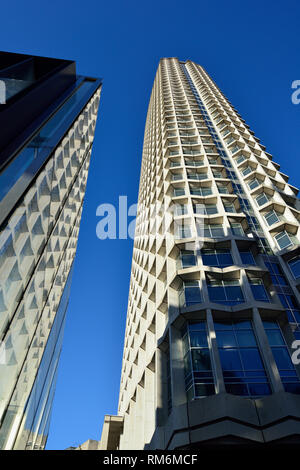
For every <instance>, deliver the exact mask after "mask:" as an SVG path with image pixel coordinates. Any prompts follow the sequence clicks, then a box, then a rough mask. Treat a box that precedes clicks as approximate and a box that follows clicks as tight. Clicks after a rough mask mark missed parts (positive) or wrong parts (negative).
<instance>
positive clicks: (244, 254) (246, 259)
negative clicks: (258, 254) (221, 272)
mask: <svg viewBox="0 0 300 470" xmlns="http://www.w3.org/2000/svg"><path fill="white" fill-rule="evenodd" d="M240 256H241V260H242V263H243V264H255V261H254V258H253V255H252V253H251V252H250V251H240Z"/></svg>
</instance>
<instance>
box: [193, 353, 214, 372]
mask: <svg viewBox="0 0 300 470" xmlns="http://www.w3.org/2000/svg"><path fill="white" fill-rule="evenodd" d="M192 362H193V369H194V370H195V371H201V370H211V363H210V356H209V351H208V349H192Z"/></svg>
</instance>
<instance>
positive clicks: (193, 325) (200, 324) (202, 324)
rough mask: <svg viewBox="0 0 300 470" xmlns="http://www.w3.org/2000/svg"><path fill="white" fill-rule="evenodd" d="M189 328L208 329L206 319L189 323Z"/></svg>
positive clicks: (191, 329) (192, 329)
mask: <svg viewBox="0 0 300 470" xmlns="http://www.w3.org/2000/svg"><path fill="white" fill-rule="evenodd" d="M189 330H190V331H194V330H205V331H206V324H205V321H200V322H195V323H194V322H193V323H192V322H191V323H189Z"/></svg>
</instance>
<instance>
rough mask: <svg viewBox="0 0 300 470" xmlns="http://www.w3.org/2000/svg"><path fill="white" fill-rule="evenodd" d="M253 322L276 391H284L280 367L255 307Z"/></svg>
mask: <svg viewBox="0 0 300 470" xmlns="http://www.w3.org/2000/svg"><path fill="white" fill-rule="evenodd" d="M253 323H254V328H255V333H256V336H257V339H258V344H259V349H260V352H261V355H262V358H263V361H264V364H265V368H266V372H267V374H268V376H269V379H270V382H271V385H272V388H273V390H274V392H283V391H284V388H283V385H282V382H281V379H280V375H279V372H278V368H277V365H276V362H275V359H274V357H273V354H272V350H271V347H270V345H269V341H268V338H267V335H266V332H265V329H264V325H263V322H262V319H261V316H260V314H259V311H258V310H257V308H254V309H253Z"/></svg>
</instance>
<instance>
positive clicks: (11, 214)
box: [0, 52, 101, 450]
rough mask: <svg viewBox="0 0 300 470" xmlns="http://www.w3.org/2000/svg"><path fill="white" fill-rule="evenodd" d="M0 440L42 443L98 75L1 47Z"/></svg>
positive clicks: (26, 445)
mask: <svg viewBox="0 0 300 470" xmlns="http://www.w3.org/2000/svg"><path fill="white" fill-rule="evenodd" d="M0 84H1V87H0V88H1V89H0V92H1V104H0V125H1V129H2V132H1V136H0V171H1V172H0V219H1V220H0V223H1V233H0V449H6V450H10V449H43V448H44V447H45V444H46V440H47V435H48V429H49V422H50V415H51V407H52V401H53V396H54V390H55V381H56V374H57V367H58V362H59V356H60V351H61V344H62V338H63V331H64V323H65V315H66V309H67V305H68V297H69V291H70V284H71V277H72V266H73V261H74V257H75V253H76V244H77V238H78V231H79V225H80V218H81V211H82V204H83V198H84V194H85V187H86V182H87V176H88V169H89V161H90V156H91V149H92V144H93V139H94V131H95V125H96V118H97V112H98V106H99V100H100V91H101V80H100V79H94V78H89V77H84V76H80V75H77V74H76V66H75V63H74V62H73V61H67V60H58V59H49V58H44V57H35V56H29V55H22V54H12V53H5V52H1V53H0Z"/></svg>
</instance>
